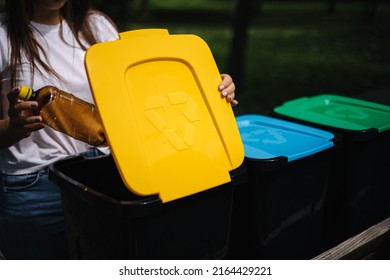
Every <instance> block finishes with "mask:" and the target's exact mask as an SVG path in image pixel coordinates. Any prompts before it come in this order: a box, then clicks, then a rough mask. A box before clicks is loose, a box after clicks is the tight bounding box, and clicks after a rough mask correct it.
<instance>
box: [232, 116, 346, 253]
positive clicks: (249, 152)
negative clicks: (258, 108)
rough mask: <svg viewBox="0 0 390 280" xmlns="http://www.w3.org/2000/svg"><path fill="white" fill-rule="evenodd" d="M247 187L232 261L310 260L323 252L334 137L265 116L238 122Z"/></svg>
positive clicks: (238, 202) (241, 194) (241, 191)
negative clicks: (326, 198) (242, 144)
mask: <svg viewBox="0 0 390 280" xmlns="http://www.w3.org/2000/svg"><path fill="white" fill-rule="evenodd" d="M236 120H237V123H238V126H239V129H240V133H241V137H242V140H243V143H244V149H245V159H244V166H245V167H246V170H247V177H248V180H247V183H246V184H244V185H242V186H240V187H238V188H236V189H235V193H234V203H233V222H232V238H231V250H230V254H229V258H231V259H290V260H291V259H310V258H312V257H314V256H315V255H317V254H319V253H320V252H321V251H322V249H323V230H324V218H325V197H326V192H327V185H328V176H329V169H330V163H331V157H332V153H333V149H334V146H335V144H336V143H337V142H338V141H337V139H336V138H335V136H334V135H333V134H332V133H329V132H327V131H323V130H319V129H315V128H312V127H308V126H303V125H299V124H296V123H292V122H287V121H283V120H279V119H275V118H271V117H267V116H261V115H242V116H238V117H237V118H236Z"/></svg>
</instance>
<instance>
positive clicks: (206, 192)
mask: <svg viewBox="0 0 390 280" xmlns="http://www.w3.org/2000/svg"><path fill="white" fill-rule="evenodd" d="M119 35H120V39H119V40H115V41H111V42H104V43H99V44H95V45H93V46H92V47H91V48H89V49H88V50H87V52H86V56H85V66H86V71H87V75H88V81H89V85H90V87H91V90H92V94H93V97H94V101H95V104H96V108H97V109H98V111H99V115H100V117H101V120H102V123H103V127H104V135H105V136H106V138H107V143H108V145H109V148H110V155H108V156H102V157H97V158H89V159H87V158H83V157H80V156H75V157H71V158H67V159H63V160H61V161H59V162H56V163H54V164H53V165H52V166H50V169H49V170H50V178H51V179H52V180H53V181H55V182H57V184H58V185H60V187H61V192H62V200H63V206H64V212H65V222H66V225H67V230H68V235H69V243H70V250H71V257H72V258H74V259H221V258H224V257H225V255H226V252H227V247H228V237H229V232H230V223H231V211H232V209H231V205H232V199H233V186H234V184H235V182H236V180H241V179H238V178H239V177H241V176H244V175H243V174H245V172H244V169H245V168H244V167H242V168H241V165H242V161H243V159H244V149H243V145H242V141H241V137H240V133H239V131H238V127H237V124H236V121H235V117H234V114H233V110H232V108H231V105H230V104H229V103H228V102H226V99H225V98H221V95H220V92H219V91H218V87H217V86H216V85H218V84H219V83H220V82H221V75H220V73H219V71H218V67H217V65H216V64H215V61H214V59H213V56H212V53H211V51H210V48H209V47H208V46H207V44H206V42H205V41H204V40H202V39H201V38H199V37H197V36H195V35H191V34H175V35H170V34H169V32H168V30H165V29H145V30H134V31H128V32H122V33H121V34H119ZM80 121H82V120H80ZM240 174H241V175H240Z"/></svg>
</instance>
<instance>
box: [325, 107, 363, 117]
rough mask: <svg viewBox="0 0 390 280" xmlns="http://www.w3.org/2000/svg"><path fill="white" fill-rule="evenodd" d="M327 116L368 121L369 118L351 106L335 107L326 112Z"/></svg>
mask: <svg viewBox="0 0 390 280" xmlns="http://www.w3.org/2000/svg"><path fill="white" fill-rule="evenodd" d="M325 114H326V115H328V116H331V117H335V118H349V119H361V120H363V119H367V118H368V117H369V116H368V114H366V113H365V112H363V111H362V110H359V109H358V108H354V107H350V106H334V107H333V108H330V109H328V110H326V111H325Z"/></svg>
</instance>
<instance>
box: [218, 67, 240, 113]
mask: <svg viewBox="0 0 390 280" xmlns="http://www.w3.org/2000/svg"><path fill="white" fill-rule="evenodd" d="M221 78H222V82H221V84H220V85H219V87H218V88H219V91H220V92H221V95H222V96H223V97H225V98H226V100H227V101H228V102H229V103H230V104H231V105H232V106H235V105H237V104H238V101H237V100H235V99H234V97H235V90H236V86H235V85H234V82H233V79H232V77H231V76H230V75H229V74H221Z"/></svg>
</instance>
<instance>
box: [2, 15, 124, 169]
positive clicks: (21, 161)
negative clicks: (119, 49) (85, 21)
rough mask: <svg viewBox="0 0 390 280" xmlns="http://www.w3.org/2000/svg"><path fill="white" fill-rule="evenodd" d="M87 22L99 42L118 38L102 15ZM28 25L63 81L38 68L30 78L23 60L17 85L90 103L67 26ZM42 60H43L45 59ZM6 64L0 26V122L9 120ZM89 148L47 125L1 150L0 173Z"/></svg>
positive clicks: (7, 55)
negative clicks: (50, 90)
mask: <svg viewBox="0 0 390 280" xmlns="http://www.w3.org/2000/svg"><path fill="white" fill-rule="evenodd" d="M90 20H91V26H92V30H93V32H94V34H95V36H96V38H97V41H98V42H105V41H112V40H116V39H118V32H117V30H116V29H115V27H114V26H113V25H112V24H111V22H110V21H109V20H107V19H106V18H105V17H104V16H103V15H101V14H93V15H92V16H91V17H90ZM30 25H31V27H32V29H33V32H34V35H35V38H36V39H37V41H38V42H39V44H40V45H41V46H42V47H43V49H44V50H45V51H46V54H47V63H48V64H49V65H51V67H52V68H53V69H54V70H55V71H56V72H57V73H58V74H59V76H60V77H62V80H59V79H57V78H55V77H54V76H53V75H51V74H50V73H46V72H45V71H44V70H42V69H41V68H40V69H41V71H42V73H43V74H44V75H41V74H40V73H39V72H37V71H35V73H34V77H32V74H31V71H30V67H29V64H28V62H27V60H26V59H25V58H23V57H22V64H23V73H18V75H17V76H18V77H17V79H18V80H17V85H26V86H29V87H31V88H33V89H36V90H37V89H40V88H41V87H43V86H46V85H52V86H56V87H58V88H60V89H62V90H64V91H66V92H70V93H72V94H74V95H75V96H77V97H79V98H81V99H83V100H85V101H87V102H90V103H93V98H92V95H91V90H90V87H89V83H88V79H87V74H86V71H85V67H84V56H85V51H84V50H82V48H81V47H80V46H79V45H78V43H77V41H76V39H75V38H74V36H73V34H72V32H71V30H70V28H69V26H68V25H67V23H66V22H65V21H63V22H62V24H58V25H44V24H39V23H35V22H31V23H30ZM61 29H62V36H61ZM41 57H42V58H44V56H41ZM9 62H10V47H9V41H8V38H7V33H6V26H5V25H4V24H0V83H1V87H0V88H1V92H0V97H1V99H0V106H1V108H0V119H4V118H7V117H8V116H7V112H8V100H7V94H8V92H9V90H10V88H11V85H10V71H9V65H10V63H9ZM36 67H39V65H36ZM107 94H109V93H107ZM89 147H90V146H89V145H88V144H86V143H84V142H81V141H78V140H75V139H73V138H71V137H69V136H67V135H65V134H63V133H60V132H57V131H55V130H53V129H51V128H50V127H48V126H46V127H45V128H44V129H41V130H39V131H35V132H33V133H32V134H31V136H30V137H27V138H25V139H22V140H21V141H20V142H18V143H16V144H15V145H13V146H12V147H9V148H7V149H0V172H2V173H3V174H26V173H31V172H36V171H39V170H41V169H43V168H45V167H47V166H48V165H50V164H51V163H53V162H55V161H57V160H59V159H62V158H65V157H67V156H69V155H75V154H78V153H81V152H84V151H85V150H87V149H88V148H89Z"/></svg>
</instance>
